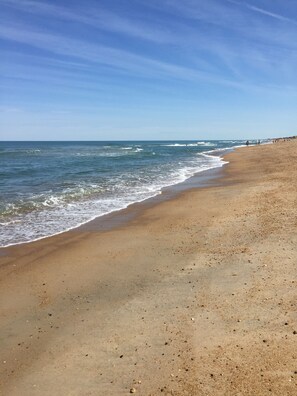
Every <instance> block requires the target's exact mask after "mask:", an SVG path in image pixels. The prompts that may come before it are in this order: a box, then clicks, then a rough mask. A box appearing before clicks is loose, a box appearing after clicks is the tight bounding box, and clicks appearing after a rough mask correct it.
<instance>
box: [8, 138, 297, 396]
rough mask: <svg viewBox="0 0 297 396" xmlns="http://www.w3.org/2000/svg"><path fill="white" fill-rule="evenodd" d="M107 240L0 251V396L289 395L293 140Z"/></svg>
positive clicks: (294, 296) (295, 216)
mask: <svg viewBox="0 0 297 396" xmlns="http://www.w3.org/2000/svg"><path fill="white" fill-rule="evenodd" d="M226 160H227V161H229V164H228V165H226V166H225V167H224V169H223V172H222V173H223V176H222V177H220V178H219V179H218V180H217V183H215V184H213V183H212V185H211V186H209V187H203V188H198V189H194V190H189V191H186V192H182V193H181V194H179V195H178V196H177V197H176V198H174V199H171V200H168V201H165V202H161V203H159V204H156V205H153V206H150V207H147V208H146V209H144V210H142V211H141V213H138V214H137V216H136V217H134V218H132V220H130V221H129V222H127V223H126V224H121V225H120V226H119V227H116V228H114V229H111V230H107V231H96V227H92V228H91V229H89V230H88V229H87V228H83V229H82V230H77V231H73V232H68V233H65V234H61V235H58V236H55V237H52V238H47V239H44V240H41V241H38V242H34V243H30V244H25V245H19V246H15V247H11V248H7V249H2V250H1V249H0V306H1V317H0V319H1V321H0V323H1V327H0V339H1V343H0V356H1V361H0V381H1V382H0V394H1V395H5V396H10V395H13V396H19V395H22V396H27V395H30V396H34V395H61V396H62V395H63V396H64V395H77V396H78V395H80V396H81V395H125V394H129V393H130V392H131V393H132V392H133V393H136V394H139V395H145V396H146V395H158V394H165V395H212V396H214V395H218V396H222V395H257V396H258V395H282V396H284V395H296V394H297V360H296V359H297V315H296V312H297V311H296V301H297V291H296V283H297V273H296V272H297V266H296V262H297V233H296V226H297V184H296V179H297V142H295V141H291V142H282V143H277V144H273V145H265V146H255V147H248V148H241V149H237V150H236V151H235V152H233V153H231V154H228V155H227V156H226Z"/></svg>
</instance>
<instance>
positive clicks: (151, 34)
mask: <svg viewBox="0 0 297 396" xmlns="http://www.w3.org/2000/svg"><path fill="white" fill-rule="evenodd" d="M2 2H3V4H6V5H8V6H10V7H13V8H15V9H18V10H21V11H23V12H25V13H30V14H37V15H43V16H47V17H52V18H55V19H61V20H67V21H72V22H75V23H79V24H84V25H87V26H90V27H92V28H94V29H97V30H98V29H99V30H100V29H101V30H106V31H110V32H115V33H121V34H125V35H128V36H132V37H136V38H137V39H144V40H148V41H152V42H157V43H170V42H172V40H173V38H174V29H168V27H167V29H164V28H162V24H161V23H160V25H159V26H157V25H156V24H155V25H154V26H153V27H152V26H151V24H150V23H148V22H147V21H146V20H145V18H141V19H139V18H138V19H137V18H135V17H134V18H131V17H128V16H126V17H125V16H122V15H121V16H120V15H117V14H116V13H114V12H111V11H109V10H106V9H104V8H103V7H102V6H100V9H98V7H94V6H93V7H87V8H86V7H85V6H84V7H79V8H71V9H70V8H66V7H63V6H57V5H54V4H52V3H47V2H39V1H34V0H23V1H18V0H2ZM172 28H174V27H172ZM175 28H176V26H175Z"/></svg>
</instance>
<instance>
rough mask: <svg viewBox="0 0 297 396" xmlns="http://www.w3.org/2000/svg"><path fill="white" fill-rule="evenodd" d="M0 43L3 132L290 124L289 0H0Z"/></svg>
mask: <svg viewBox="0 0 297 396" xmlns="http://www.w3.org/2000/svg"><path fill="white" fill-rule="evenodd" d="M0 51H1V64H0V73H1V78H0V92H1V93H0V140H109V139H110V140H126V139H131V140H134V139H139V140H150V139H220V138H222V139H227V138H230V139H234V138H243V139H245V138H265V137H271V136H283V135H292V134H295V133H296V129H297V111H296V108H297V106H296V105H297V73H296V70H297V2H296V0H257V1H255V0H247V1H241V0H162V1H161V0H85V1H77V0H72V1H70V0H68V1H66V0H59V1H58V0H51V1H49V0H48V1H44V0H43V1H42V0H0Z"/></svg>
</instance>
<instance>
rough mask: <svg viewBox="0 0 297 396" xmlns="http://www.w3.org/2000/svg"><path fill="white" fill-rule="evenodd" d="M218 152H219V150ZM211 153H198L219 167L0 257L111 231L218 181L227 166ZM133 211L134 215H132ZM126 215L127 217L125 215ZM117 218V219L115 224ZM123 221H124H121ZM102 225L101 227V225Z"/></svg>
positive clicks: (5, 246)
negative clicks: (79, 235) (42, 244)
mask: <svg viewBox="0 0 297 396" xmlns="http://www.w3.org/2000/svg"><path fill="white" fill-rule="evenodd" d="M239 147H242V146H234V148H226V149H221V151H223V152H224V153H226V154H228V153H229V152H232V151H234V150H236V149H237V148H239ZM219 151H220V150H219ZM212 152H216V153H217V152H218V150H216V149H214V150H210V151H207V152H205V153H204V152H203V153H200V154H202V155H209V156H210V157H214V158H220V161H221V165H217V166H215V167H213V168H209V169H206V170H201V171H198V172H196V173H195V174H193V175H192V176H190V177H188V178H187V179H185V180H183V181H181V182H177V183H175V184H171V185H168V186H165V187H162V188H161V190H160V191H158V192H156V193H155V195H153V196H151V197H148V198H144V199H142V200H140V201H135V202H132V203H130V204H128V205H127V206H126V207H124V208H121V209H117V210H113V211H111V212H109V213H105V214H102V215H95V216H94V217H93V218H91V219H89V220H87V221H85V222H83V223H81V224H78V225H77V226H74V227H71V228H68V229H65V230H62V231H59V232H56V233H54V234H51V235H46V236H42V237H39V238H36V239H32V240H30V241H22V242H16V243H11V244H8V245H4V246H0V256H1V255H3V254H5V249H9V248H13V247H14V246H21V245H25V244H30V243H35V242H38V241H41V240H43V239H47V238H53V237H55V236H58V235H64V234H66V233H68V232H81V231H82V230H88V229H94V225H95V227H96V229H98V230H99V229H100V230H102V231H103V230H107V229H111V228H110V226H109V225H108V223H109V222H110V221H111V222H112V226H111V227H112V228H115V227H117V225H121V224H123V221H129V219H131V218H134V217H135V216H136V215H137V213H139V212H140V211H141V210H142V207H143V208H146V207H150V206H152V205H155V204H158V203H160V202H163V201H165V200H168V199H172V198H174V197H175V196H177V195H178V194H179V193H180V192H182V191H186V190H189V189H193V188H200V187H203V186H207V185H208V183H211V182H212V180H213V179H219V178H220V175H219V172H220V170H221V169H222V168H223V167H224V166H225V165H226V164H227V162H225V161H224V155H225V154H224V153H223V154H210V153H212ZM133 211H135V213H133ZM126 213H127V215H126ZM117 218H118V219H119V220H118V222H117ZM123 219H125V220H123ZM101 223H102V225H101Z"/></svg>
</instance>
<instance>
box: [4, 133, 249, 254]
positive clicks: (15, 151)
mask: <svg viewBox="0 0 297 396" xmlns="http://www.w3.org/2000/svg"><path fill="white" fill-rule="evenodd" d="M242 144H244V142H243V141H240V140H238V141H170V142H169V141H150V142H143V141H139V142H138V141H129V142H128V141H125V142H115V141H113V142H0V247H3V246H9V245H13V244H17V243H23V242H29V241H33V240H37V239H40V238H44V237H46V236H50V235H54V234H57V233H60V232H63V231H66V230H69V229H72V228H75V227H77V226H79V225H81V224H83V223H86V222H88V221H89V220H92V219H94V218H96V217H99V216H102V215H104V214H107V213H110V212H113V211H115V210H119V209H122V208H125V207H127V206H128V205H130V204H132V203H134V202H139V201H142V200H145V199H147V198H150V197H152V196H155V195H157V194H160V193H161V191H162V188H164V187H165V186H170V185H173V184H177V183H180V182H183V181H184V180H186V179H187V178H189V177H191V176H193V175H194V174H195V173H197V172H201V171H204V170H207V169H211V168H215V167H220V166H222V165H223V163H224V162H223V161H222V159H221V158H220V157H219V156H218V155H213V153H214V150H215V151H216V152H220V151H221V152H222V153H223V150H225V149H229V148H232V147H234V146H240V145H242Z"/></svg>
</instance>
